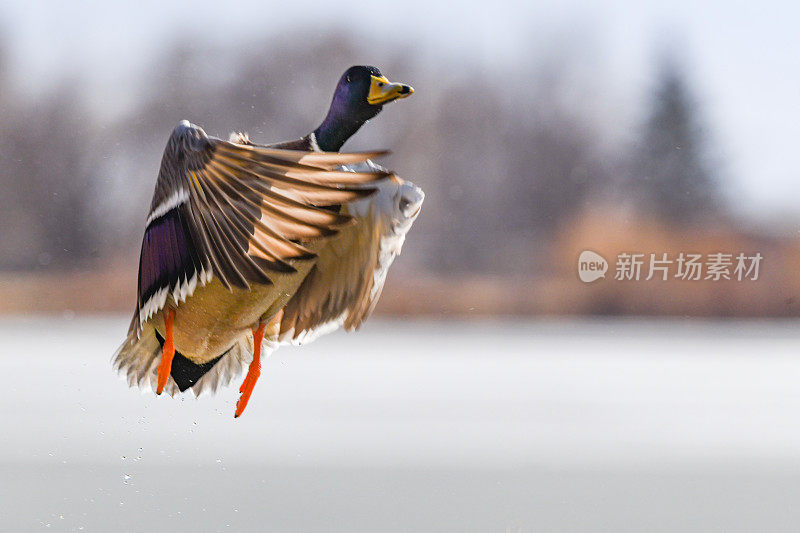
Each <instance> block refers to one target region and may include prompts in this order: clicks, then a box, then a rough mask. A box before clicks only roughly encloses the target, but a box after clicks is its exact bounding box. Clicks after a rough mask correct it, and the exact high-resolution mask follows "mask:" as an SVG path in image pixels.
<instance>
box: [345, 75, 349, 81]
mask: <svg viewBox="0 0 800 533" xmlns="http://www.w3.org/2000/svg"><path fill="white" fill-rule="evenodd" d="M345 81H346V82H347V83H350V75H349V74H348V75H347V77H346V78H345Z"/></svg>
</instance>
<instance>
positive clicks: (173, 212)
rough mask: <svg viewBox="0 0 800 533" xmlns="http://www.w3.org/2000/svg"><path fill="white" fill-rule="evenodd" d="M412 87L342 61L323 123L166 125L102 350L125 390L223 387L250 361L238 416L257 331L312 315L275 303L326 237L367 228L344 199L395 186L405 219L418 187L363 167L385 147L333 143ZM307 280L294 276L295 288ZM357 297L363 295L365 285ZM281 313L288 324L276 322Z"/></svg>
mask: <svg viewBox="0 0 800 533" xmlns="http://www.w3.org/2000/svg"><path fill="white" fill-rule="evenodd" d="M412 92H413V89H411V88H410V87H409V86H407V85H403V84H393V83H391V82H389V81H388V80H387V79H386V78H385V77H384V76H383V75H382V74H381V73H380V71H379V70H378V69H376V68H375V67H351V68H350V69H348V70H347V72H345V73H344V75H342V77H341V79H340V80H339V83H338V85H337V87H336V91H335V93H334V97H333V101H332V103H331V106H330V110H329V112H328V114H327V116H326V118H325V120H324V121H323V122H322V124H321V125H320V126H319V127H318V128H317V129H315V130H314V131H313V132H311V133H310V134H308V135H306V136H305V137H303V138H301V139H299V140H296V141H290V142H283V143H276V144H273V145H256V144H253V143H251V142H250V141H249V139H247V137H246V135H241V134H237V135H232V137H231V139H230V140H229V141H224V140H221V139H217V138H214V137H210V136H208V135H206V133H205V132H204V131H203V130H202V128H200V127H198V126H195V125H192V124H190V123H189V122H187V121H182V122H181V123H180V124H179V125H178V126H177V127H176V128H175V130H174V131H173V132H172V135H171V136H170V139H169V141H168V143H167V147H166V148H165V151H164V156H163V159H162V163H161V169H160V171H159V175H158V179H157V182H156V188H155V192H154V195H153V200H152V203H151V208H150V213H149V214H148V216H147V219H146V223H145V235H144V239H143V243H142V251H141V257H140V263H139V283H138V298H137V305H136V310H135V312H134V316H133V319H132V321H131V326H130V328H129V331H128V336H127V338H126V340H125V341H124V342H123V344H122V346H120V348H119V349H118V350H117V352H116V354H115V359H114V365H115V368H116V369H117V370H118V371H119V372H120V373H121V374H123V375H125V376H127V379H128V382H129V384H130V385H131V386H133V385H138V386H139V387H142V388H152V389H154V390H155V392H156V394H161V393H162V392H163V391H164V390H166V391H167V392H168V393H169V394H170V395H174V394H176V393H177V392H179V391H180V392H182V391H185V390H187V389H190V388H191V389H192V390H193V391H194V392H195V393H196V394H199V393H200V392H202V391H203V390H212V391H213V390H216V388H217V387H218V386H220V385H223V384H227V383H228V382H230V380H231V379H232V378H233V377H234V376H235V375H238V374H239V373H240V372H241V370H242V368H243V366H244V364H245V363H246V362H248V361H249V365H250V366H249V369H248V374H247V377H246V378H245V381H244V383H243V384H242V387H241V388H240V392H241V393H242V395H241V397H240V399H239V402H238V403H237V408H236V413H235V416H237V417H238V416H239V415H241V414H242V412H243V411H244V408H245V407H246V405H247V402H248V400H249V398H250V395H251V393H252V391H253V387H254V386H255V383H256V381H257V379H258V376H259V374H260V355H261V350H262V344H264V343H265V342H264V336H265V333H267V336H268V339H273V340H274V339H276V338H277V336H278V335H280V334H281V333H282V336H283V338H284V339H288V338H290V337H293V336H298V335H299V334H300V333H301V331H306V330H311V329H313V328H311V327H309V328H306V329H301V328H298V327H297V326H298V325H302V326H304V327H305V326H306V325H312V322H298V317H300V316H305V315H302V314H298V312H297V311H295V310H300V309H302V310H306V311H307V309H308V307H309V305H314V304H312V303H310V302H309V301H307V299H305V298H302V297H301V298H299V299H298V300H296V303H295V304H293V305H292V307H291V308H290V309H289V311H290V312H289V313H284V312H283V310H284V308H285V307H286V306H287V304H288V303H289V302H290V301H292V299H293V297H294V296H295V294H296V293H297V291H298V289H299V288H300V287H301V286H302V285H303V284H304V281H305V280H306V279H307V276H308V274H309V273H310V272H311V271H312V269H313V267H314V265H315V264H316V263H317V262H318V260H319V258H320V255H319V254H320V252H324V251H325V250H327V249H329V248H328V247H327V244H328V241H331V240H332V239H336V237H337V236H338V235H339V234H340V233H341V232H342V231H343V230H345V229H347V230H348V231H350V230H352V229H355V228H356V227H359V226H361V225H368V224H361V223H360V220H359V218H358V214H359V212H358V209H359V208H358V207H356V206H359V205H360V206H361V209H364V208H365V207H364V206H366V205H367V204H363V203H359V202H363V201H368V200H369V199H370V198H373V197H375V198H376V199H378V198H381V199H382V200H381V201H382V202H384V203H386V202H385V200H383V199H385V198H388V197H389V196H392V195H394V196H393V198H395V199H394V202H395V203H396V204H397V208H398V209H399V210H400V211H399V212H400V213H401V214H402V213H403V209H401V208H400V205H401V204H402V206H403V207H405V208H406V209H405V211H406V214H409V215H410V214H412V213H411V211H413V210H414V209H411V210H409V209H410V208H409V207H408V206H409V205H412V204H413V205H414V206H416V207H418V204H419V203H421V198H420V196H419V195H420V194H421V191H419V192H418V193H417V192H416V191H417V189H416V188H415V187H413V186H411V185H408V186H404V184H403V182H402V180H399V178H397V177H396V176H395V175H393V174H391V173H390V172H388V171H386V170H384V169H382V168H380V167H378V166H377V165H375V164H374V163H371V161H370V159H371V158H375V157H379V156H381V155H383V154H384V153H385V152H368V153H349V154H348V153H336V152H337V151H338V149H339V148H341V146H342V144H343V143H344V142H345V141H346V140H347V138H349V137H350V136H351V135H352V134H353V133H355V131H357V130H358V128H359V127H360V126H361V125H363V124H364V122H366V121H367V120H369V119H370V118H372V117H374V116H375V115H377V114H378V113H379V112H380V110H381V109H382V106H383V105H384V104H386V103H388V102H390V101H392V100H396V99H398V98H403V97H405V96H408V95H409V94H411V93H412ZM348 165H349V167H348ZM354 165H355V166H354ZM384 183H387V184H392V185H391V186H383V184H384ZM401 189H402V193H401V192H400V191H401ZM412 190H413V191H414V193H413V194H412V193H410V192H409V191H412ZM397 194H399V195H400V196H402V197H403V198H402V200H401V199H398V198H396V197H397ZM354 202H355V203H354ZM379 203H380V202H379ZM351 204H352V206H351ZM351 209H354V211H353V214H351V213H350V210H351ZM415 209H416V208H415ZM417 212H418V209H416V211H415V212H414V213H413V217H416V214H417ZM354 215H355V216H354ZM413 217H410V216H406V217H405V218H406V219H411V220H412V221H413ZM364 218H365V217H364V216H363V214H362V216H361V219H364ZM401 225H402V224H401ZM409 226H410V224H409ZM398 227H399V226H398ZM406 231H407V230H406ZM403 235H404V232H403ZM365 244H366V242H365ZM395 248H396V247H395ZM353 251H354V252H357V250H353ZM398 251H399V250H398ZM386 253H389V255H391V253H392V252H386V251H384V252H383V255H384V259H385V257H386ZM367 255H369V254H367ZM392 257H393V256H392ZM383 264H386V261H385V260H384V262H383ZM368 265H371V266H375V265H377V267H376V268H377V269H378V270H380V268H381V264H380V262H379V263H377V264H376V263H374V261H373V263H368V262H365V263H364V266H365V268H366V267H367V266H368ZM386 266H387V268H388V264H386ZM323 270H324V269H323ZM316 272H320V270H317V271H316ZM370 273H371V272H370ZM364 274H365V275H367V274H368V273H367V272H366V271H365V272H364ZM384 275H385V273H384ZM314 278H315V279H317V280H319V274H315V276H314ZM319 283H320V282H319V281H316V282H314V283H312V281H309V282H308V283H306V287H309V288H307V289H306V292H308V291H311V287H318V286H319ZM344 284H345V285H347V283H346V282H345V283H344ZM362 285H363V284H362ZM377 285H382V280H381V281H380V283H379V284H377ZM369 286H370V287H374V286H376V284H375V283H371V284H369ZM360 290H361V291H362V293H363V290H364V289H363V287H361V288H360ZM316 292H319V289H316ZM316 292H315V293H316ZM378 292H379V291H378ZM368 293H369V294H368V299H367V300H368V301H369V302H373V301H374V297H375V296H376V294H375V293H374V292H373V291H372V289H370V290H369V291H368ZM301 304H302V305H301ZM370 305H374V303H372V304H370ZM368 307H369V306H368ZM340 314H341V313H340ZM362 314H364V316H365V315H366V314H365V313H362ZM284 317H286V319H287V324H289V322H288V320H290V317H291V323H292V324H294V325H293V326H292V327H291V328H289V327H288V326H287V327H286V328H282V323H283V322H282V321H283V320H284ZM325 317H326V318H331V317H330V316H328V315H327V314H326V315H325ZM333 318H334V319H335V320H339V319H340V318H341V316H339V315H337V316H335V317H333ZM335 320H334V321H335ZM320 325H321V324H320V323H317V322H316V321H314V322H313V326H315V327H318V326H320ZM266 344H268V345H269V343H268V342H267V343H266ZM170 378H171V379H170Z"/></svg>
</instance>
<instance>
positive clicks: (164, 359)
mask: <svg viewBox="0 0 800 533" xmlns="http://www.w3.org/2000/svg"><path fill="white" fill-rule="evenodd" d="M174 320H175V310H174V309H167V313H166V315H165V316H164V325H165V327H166V330H167V331H166V333H165V334H164V347H163V348H161V362H160V363H159V364H158V387H157V388H156V394H161V393H162V392H164V387H165V386H166V385H167V380H168V379H169V373H170V371H171V370H172V358H173V357H175V342H174V341H173V340H172V322H173V321H174Z"/></svg>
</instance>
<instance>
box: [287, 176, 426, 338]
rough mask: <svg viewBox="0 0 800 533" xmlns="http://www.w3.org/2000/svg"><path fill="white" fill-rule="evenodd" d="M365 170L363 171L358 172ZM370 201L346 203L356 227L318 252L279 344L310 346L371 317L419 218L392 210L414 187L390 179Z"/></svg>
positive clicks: (289, 308) (289, 305)
mask: <svg viewBox="0 0 800 533" xmlns="http://www.w3.org/2000/svg"><path fill="white" fill-rule="evenodd" d="M362 168H363V167H362ZM378 187H379V191H378V193H377V194H375V195H374V196H372V197H370V198H368V199H365V200H361V201H358V202H354V203H350V204H347V205H345V206H344V208H343V211H344V212H346V213H349V214H351V215H353V216H354V217H355V219H356V223H355V224H353V225H351V226H348V227H347V228H343V229H342V231H341V232H340V233H339V234H338V235H336V237H334V238H332V239H330V240H329V241H327V242H326V243H325V245H324V246H323V247H322V249H320V251H319V252H318V255H319V257H318V258H317V261H316V263H315V264H314V266H313V267H312V268H311V270H310V271H309V273H308V275H307V276H306V277H305V279H304V280H303V283H302V284H301V285H300V287H299V288H298V290H297V291H296V292H295V294H294V295H293V296H292V298H291V300H289V302H288V303H287V304H286V306H285V307H284V309H283V316H282V318H281V327H280V334H279V338H280V339H281V340H282V341H284V342H287V341H292V342H295V343H303V342H309V341H311V340H313V339H315V338H316V337H318V336H319V335H321V334H324V333H327V332H329V331H332V330H334V329H336V328H338V327H340V326H343V327H344V328H345V329H346V330H353V329H357V328H358V327H359V326H360V325H361V323H362V322H363V321H364V320H366V319H367V317H369V315H370V313H371V312H372V310H373V309H374V307H375V304H376V303H377V302H378V298H379V297H380V294H381V290H382V289H383V285H384V282H385V281H386V274H387V272H388V270H389V267H390V266H391V264H392V261H394V258H395V257H396V256H397V255H398V254H399V253H400V250H401V248H402V245H403V241H404V239H405V235H406V232H407V231H408V230H409V229H410V228H411V224H412V223H413V221H414V219H415V218H416V216H417V213H418V211H417V212H415V213H413V214H412V215H411V216H405V215H403V214H402V213H401V212H400V211H397V210H395V209H394V206H395V202H396V201H397V200H398V198H399V195H400V194H401V193H402V192H403V191H406V190H412V189H413V190H414V191H419V192H414V194H415V195H417V196H418V197H419V198H420V199H419V202H421V197H422V192H421V190H419V189H417V188H416V187H415V186H414V185H413V184H410V183H406V182H403V181H402V180H400V179H399V178H397V177H395V176H393V179H390V180H386V181H383V182H381V183H380V184H379V185H378Z"/></svg>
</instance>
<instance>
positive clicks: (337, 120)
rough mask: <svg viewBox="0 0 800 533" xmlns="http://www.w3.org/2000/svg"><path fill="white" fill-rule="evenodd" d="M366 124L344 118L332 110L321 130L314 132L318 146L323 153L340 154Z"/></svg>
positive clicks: (320, 127)
mask: <svg viewBox="0 0 800 533" xmlns="http://www.w3.org/2000/svg"><path fill="white" fill-rule="evenodd" d="M364 122H366V121H364V120H354V119H348V118H344V117H342V116H340V115H339V114H338V113H336V112H335V111H334V110H333V109H331V110H330V112H329V113H328V116H327V117H325V120H323V121H322V124H320V125H319V128H317V129H315V130H314V136H315V137H316V139H317V145H318V146H319V148H320V150H322V151H325V152H338V151H339V150H340V149H341V148H342V145H344V143H345V142H347V139H349V138H350V137H352V136H353V135H354V134H355V132H357V131H358V128H360V127H361V126H363V125H364Z"/></svg>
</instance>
